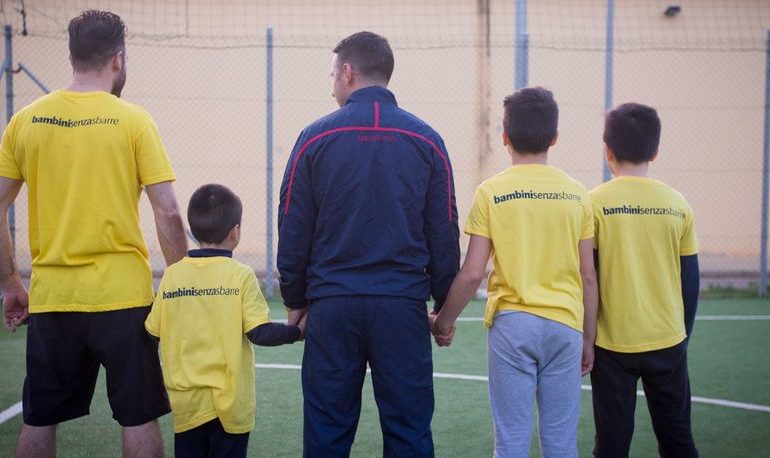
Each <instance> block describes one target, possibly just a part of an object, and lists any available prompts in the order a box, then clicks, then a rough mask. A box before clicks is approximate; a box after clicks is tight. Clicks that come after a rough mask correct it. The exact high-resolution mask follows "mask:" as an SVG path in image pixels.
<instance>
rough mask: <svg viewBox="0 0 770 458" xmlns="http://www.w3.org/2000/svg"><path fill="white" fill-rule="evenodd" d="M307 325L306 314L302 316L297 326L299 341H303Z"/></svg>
mask: <svg viewBox="0 0 770 458" xmlns="http://www.w3.org/2000/svg"><path fill="white" fill-rule="evenodd" d="M306 324H307V313H305V314H303V315H302V318H300V320H299V323H297V326H298V327H299V340H305V326H306Z"/></svg>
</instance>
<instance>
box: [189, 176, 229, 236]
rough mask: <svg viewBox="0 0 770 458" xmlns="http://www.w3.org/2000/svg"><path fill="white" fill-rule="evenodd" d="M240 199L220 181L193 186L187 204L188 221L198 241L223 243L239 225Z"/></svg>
mask: <svg viewBox="0 0 770 458" xmlns="http://www.w3.org/2000/svg"><path fill="white" fill-rule="evenodd" d="M242 214H243V205H242V204H241V199H239V198H238V196H236V195H235V193H233V192H232V191H230V190H229V189H228V188H226V187H224V186H222V185H219V184H207V185H203V186H201V187H200V188H198V189H196V190H195V192H194V193H193V195H192V196H191V197H190V203H189V204H188V205H187V222H188V223H189V224H190V230H191V231H192V233H193V236H195V239H196V240H198V242H202V243H222V242H223V241H224V240H225V239H226V238H227V235H228V234H230V231H231V230H232V229H233V228H234V227H235V226H237V225H239V224H241V215H242Z"/></svg>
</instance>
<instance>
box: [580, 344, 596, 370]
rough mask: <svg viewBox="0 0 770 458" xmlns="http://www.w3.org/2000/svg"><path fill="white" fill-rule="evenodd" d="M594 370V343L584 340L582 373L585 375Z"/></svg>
mask: <svg viewBox="0 0 770 458" xmlns="http://www.w3.org/2000/svg"><path fill="white" fill-rule="evenodd" d="M593 368H594V343H593V341H590V340H585V339H584V340H583V364H582V367H581V372H582V374H583V375H586V374H587V373H589V372H591V369H593Z"/></svg>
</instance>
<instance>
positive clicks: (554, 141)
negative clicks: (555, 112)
mask: <svg viewBox="0 0 770 458" xmlns="http://www.w3.org/2000/svg"><path fill="white" fill-rule="evenodd" d="M558 140H559V132H556V135H554V136H553V139H552V140H551V144H550V145H548V147H549V148H550V147H552V146H553V145H555V144H556V142H557V141H558Z"/></svg>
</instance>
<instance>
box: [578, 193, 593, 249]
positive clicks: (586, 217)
mask: <svg viewBox="0 0 770 458" xmlns="http://www.w3.org/2000/svg"><path fill="white" fill-rule="evenodd" d="M580 205H581V206H582V208H583V227H582V228H581V230H580V240H587V239H591V238H593V237H594V234H595V231H594V206H593V204H592V203H591V198H590V197H588V195H587V194H583V200H582V201H581V202H580Z"/></svg>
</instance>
